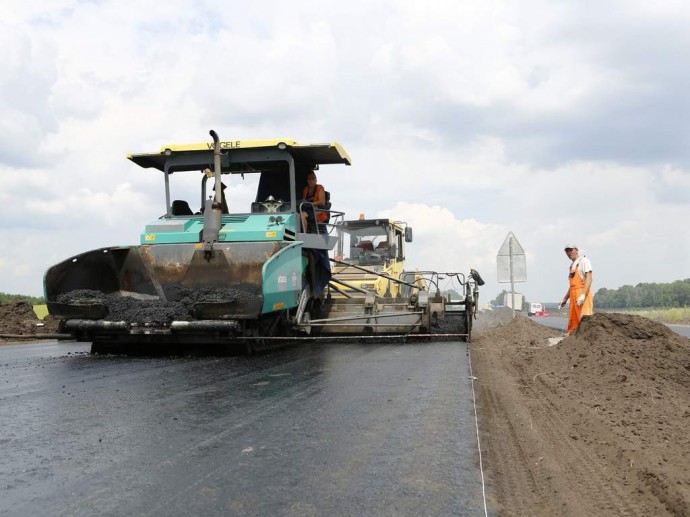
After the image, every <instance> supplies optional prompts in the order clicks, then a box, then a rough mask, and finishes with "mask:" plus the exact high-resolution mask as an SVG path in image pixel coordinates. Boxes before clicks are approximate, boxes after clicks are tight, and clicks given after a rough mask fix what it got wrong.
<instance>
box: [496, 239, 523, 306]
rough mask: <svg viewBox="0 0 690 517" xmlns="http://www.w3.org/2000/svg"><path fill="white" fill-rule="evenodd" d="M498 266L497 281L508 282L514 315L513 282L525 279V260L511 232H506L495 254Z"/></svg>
mask: <svg viewBox="0 0 690 517" xmlns="http://www.w3.org/2000/svg"><path fill="white" fill-rule="evenodd" d="M496 265H497V267H498V282H499V283H506V282H510V296H511V304H510V305H511V307H512V308H513V317H515V283H516V282H526V281H527V260H526V259H525V250H524V249H523V248H522V246H521V245H520V243H519V242H518V240H517V239H516V238H515V235H513V232H508V235H507V236H506V238H505V240H504V241H503V244H502V245H501V248H500V249H499V250H498V255H497V256H496Z"/></svg>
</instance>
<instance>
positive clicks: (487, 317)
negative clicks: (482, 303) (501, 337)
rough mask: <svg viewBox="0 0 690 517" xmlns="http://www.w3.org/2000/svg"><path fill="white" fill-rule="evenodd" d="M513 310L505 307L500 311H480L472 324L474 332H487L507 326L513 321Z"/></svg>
mask: <svg viewBox="0 0 690 517" xmlns="http://www.w3.org/2000/svg"><path fill="white" fill-rule="evenodd" d="M513 319H514V318H513V310H512V309H508V308H506V307H501V308H500V309H493V310H486V311H480V312H479V313H478V314H477V320H476V321H475V322H474V329H475V330H487V329H492V328H496V327H501V326H503V325H507V324H508V323H510V322H511V321H513Z"/></svg>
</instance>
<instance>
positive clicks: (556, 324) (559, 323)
mask: <svg viewBox="0 0 690 517" xmlns="http://www.w3.org/2000/svg"><path fill="white" fill-rule="evenodd" d="M529 319H531V320H532V321H534V322H536V323H539V324H540V325H544V326H545V327H549V328H552V329H556V330H560V331H561V332H565V327H566V323H567V320H566V318H559V317H558V316H549V317H548V318H544V317H542V316H529ZM666 326H667V327H668V328H670V329H671V330H672V331H673V332H675V333H676V334H680V335H681V336H685V337H690V325H666Z"/></svg>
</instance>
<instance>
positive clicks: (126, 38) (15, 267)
mask: <svg viewBox="0 0 690 517" xmlns="http://www.w3.org/2000/svg"><path fill="white" fill-rule="evenodd" d="M689 6H690V4H689V3H688V2H686V1H684V0H678V1H674V0H657V1H656V2H648V1H644V2H643V1H634V0H631V1H621V2H607V1H603V2H596V3H589V2H580V1H573V2H568V1H551V2H548V1H539V0H525V1H521V2H512V1H500V0H496V1H485V0H482V1H479V0H477V1H474V0H473V1H468V0H431V1H427V2H419V1H412V0H390V1H389V0H382V1H377V2H371V1H362V0H354V1H348V2H338V3H335V2H325V3H324V2H323V1H316V0H293V1H292V2H289V3H286V2H277V1H264V2H251V3H250V2H238V1H234V0H226V1H223V2H221V1H212V0H206V1H204V0H168V1H167V2H165V3H161V2H158V1H153V0H137V1H136V2H135V1H130V0H117V1H115V0H101V1H98V0H94V1H76V0H71V1H70V0H42V1H41V2H20V1H15V0H8V1H7V0H6V1H4V2H3V9H2V15H0V48H1V49H2V59H0V112H1V113H2V116H1V117H0V133H1V135H2V136H0V182H1V187H0V291H2V292H7V293H20V294H30V295H41V294H42V290H43V286H42V278H43V273H44V272H45V270H46V269H47V268H48V267H49V266H50V265H52V264H54V263H57V262H59V261H61V260H64V259H66V258H69V257H71V256H72V255H75V254H77V253H80V252H83V251H86V250H89V249H93V248H98V247H102V246H108V245H120V244H136V243H137V242H138V239H139V233H140V232H141V231H142V229H143V226H144V224H146V223H147V222H149V221H151V220H153V219H155V218H157V217H158V216H160V215H161V214H162V213H163V210H164V201H163V183H162V178H161V177H160V174H159V173H156V172H155V171H152V170H149V169H141V168H139V167H137V166H136V165H134V164H133V163H131V162H129V161H128V160H127V159H126V154H127V153H129V152H134V153H139V152H154V151H157V150H158V149H159V147H160V146H161V145H162V144H165V143H173V142H176V143H186V142H199V141H204V140H206V139H207V135H208V131H209V129H215V130H216V131H217V132H218V133H219V135H220V136H221V139H223V140H241V139H260V138H278V137H280V138H291V139H295V140H298V141H300V142H326V141H337V142H339V143H341V144H342V145H343V146H344V147H345V149H346V150H347V151H348V153H349V154H350V156H351V157H352V160H353V165H352V166H351V167H343V166H338V167H336V166H330V167H323V168H322V170H321V171H320V173H319V180H320V182H321V183H323V184H325V185H326V187H327V188H328V190H330V191H331V192H332V196H333V204H334V209H339V210H342V211H345V212H346V213H347V214H348V215H350V216H351V217H353V218H356V217H357V215H358V214H359V213H361V212H363V213H365V214H366V215H367V216H368V217H375V216H378V217H383V216H388V217H392V218H395V219H400V220H404V221H407V222H408V223H409V224H410V225H411V226H412V227H413V229H414V234H415V242H413V243H412V244H411V245H410V247H409V250H408V259H409V260H408V266H410V267H412V266H416V267H419V268H422V269H435V270H438V271H467V270H469V268H470V267H472V268H475V269H477V270H479V271H480V273H482V275H483V276H484V278H485V279H486V280H487V285H486V286H485V287H484V288H483V294H482V296H483V299H484V301H488V300H489V299H491V298H493V297H494V296H495V295H496V294H497V293H498V292H499V291H500V290H501V289H505V288H508V286H507V285H506V284H499V283H497V272H496V270H497V267H496V254H497V252H498V250H499V248H500V246H501V244H502V243H503V240H504V239H505V237H506V235H507V234H508V232H510V231H512V232H513V233H514V234H515V236H516V237H517V239H518V240H519V242H520V243H521V244H522V246H523V248H524V249H525V252H526V259H527V276H528V279H527V282H525V283H521V284H517V286H516V287H517V290H518V291H521V292H523V293H525V295H526V296H527V298H528V299H529V300H530V301H546V302H549V301H556V300H558V299H559V298H560V297H561V296H563V294H564V293H565V291H566V288H567V279H566V275H565V271H566V268H567V266H568V261H567V258H566V257H565V254H564V253H563V251H562V249H563V245H564V243H565V242H566V241H574V242H575V243H576V244H578V245H579V247H580V248H581V249H583V250H586V252H587V254H588V255H589V256H590V258H591V260H592V262H593V265H594V288H595V289H599V288H601V287H607V288H617V287H620V286H621V285H624V284H632V285H635V284H637V283H639V282H670V281H674V280H677V279H682V278H688V277H690V234H689V232H688V226H689V223H690V94H689V93H688V92H690V73H688V63H689V62H690V31H689V30H688V27H690V7H689Z"/></svg>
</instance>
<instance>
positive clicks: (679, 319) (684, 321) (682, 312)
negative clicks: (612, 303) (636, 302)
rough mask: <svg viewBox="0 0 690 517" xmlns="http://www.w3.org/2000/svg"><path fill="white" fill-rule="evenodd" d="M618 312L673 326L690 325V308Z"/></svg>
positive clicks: (621, 310)
mask: <svg viewBox="0 0 690 517" xmlns="http://www.w3.org/2000/svg"><path fill="white" fill-rule="evenodd" d="M616 312H622V313H624V314H636V315H638V316H644V317H645V318H649V319H650V320H655V321H660V322H662V323H670V324H671V325H690V307H673V308H671V309H620V310H618V311H616Z"/></svg>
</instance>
